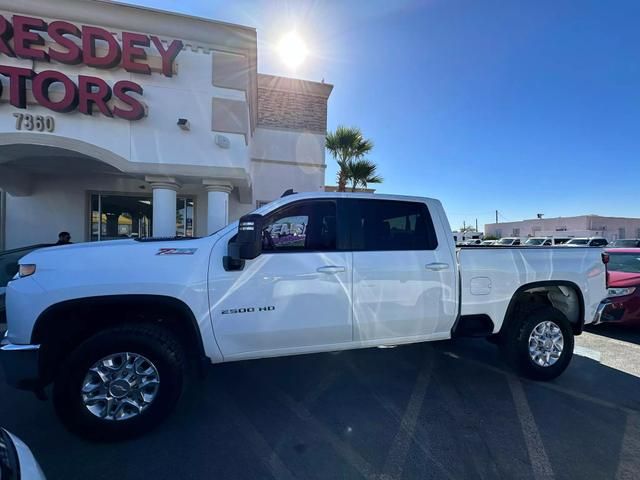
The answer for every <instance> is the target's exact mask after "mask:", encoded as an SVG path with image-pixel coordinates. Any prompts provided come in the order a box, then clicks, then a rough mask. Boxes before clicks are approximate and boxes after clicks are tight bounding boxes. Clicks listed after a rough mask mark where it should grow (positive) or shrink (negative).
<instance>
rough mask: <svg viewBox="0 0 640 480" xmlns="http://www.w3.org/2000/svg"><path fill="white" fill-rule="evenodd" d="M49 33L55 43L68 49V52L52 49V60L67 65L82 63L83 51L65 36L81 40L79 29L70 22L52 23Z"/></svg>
mask: <svg viewBox="0 0 640 480" xmlns="http://www.w3.org/2000/svg"><path fill="white" fill-rule="evenodd" d="M48 32H49V36H50V37H51V39H52V40H53V41H54V42H56V43H57V44H58V45H60V46H62V47H64V48H66V49H67V51H66V52H60V51H58V50H54V49H53V48H50V49H49V56H50V57H51V59H52V60H56V61H58V62H60V63H66V64H67V65H78V64H79V63H81V62H82V50H80V47H79V46H78V44H76V42H74V41H73V40H71V39H70V38H67V37H65V36H64V35H65V34H69V35H73V36H74V37H78V38H80V29H79V28H78V27H76V26H75V25H74V24H72V23H69V22H51V23H50V24H49V29H48Z"/></svg>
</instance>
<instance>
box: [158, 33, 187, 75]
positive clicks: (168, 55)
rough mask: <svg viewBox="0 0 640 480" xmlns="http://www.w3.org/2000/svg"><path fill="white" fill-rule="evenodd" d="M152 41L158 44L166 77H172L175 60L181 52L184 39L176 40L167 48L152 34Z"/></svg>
mask: <svg viewBox="0 0 640 480" xmlns="http://www.w3.org/2000/svg"><path fill="white" fill-rule="evenodd" d="M151 41H152V42H153V44H154V45H155V46H156V48H157V49H158V52H160V56H161V57H162V73H163V74H164V75H165V77H172V76H173V61H174V60H175V59H176V57H177V56H178V54H179V53H180V50H182V40H174V41H173V42H171V44H170V45H169V48H167V49H166V50H165V49H164V45H162V42H161V41H160V39H159V38H158V37H154V36H152V37H151Z"/></svg>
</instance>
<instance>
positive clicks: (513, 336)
mask: <svg viewBox="0 0 640 480" xmlns="http://www.w3.org/2000/svg"><path fill="white" fill-rule="evenodd" d="M542 322H552V323H554V324H555V325H557V326H558V327H559V328H560V331H561V332H562V337H563V342H564V345H563V348H562V353H561V354H560V356H559V358H558V359H557V360H556V361H555V363H553V364H552V365H548V366H541V365H539V364H537V363H536V362H535V361H534V360H533V358H532V356H531V355H530V353H529V338H530V336H531V333H532V332H533V330H534V329H535V328H536V327H537V326H538V325H540V324H541V323H542ZM500 346H501V349H502V351H503V353H504V355H505V357H506V359H507V361H508V362H509V364H510V365H511V366H512V367H513V368H514V369H515V370H516V371H517V372H518V373H519V374H521V375H522V376H524V377H527V378H531V379H533V380H551V379H553V378H556V377H557V376H558V375H560V374H561V373H562V372H564V371H565V369H566V368H567V367H568V366H569V363H570V362H571V358H572V357H573V346H574V337H573V329H572V328H571V324H570V323H569V320H567V317H566V316H565V315H564V314H563V313H562V312H560V311H559V310H556V309H555V308H553V307H543V308H539V309H536V310H534V311H530V312H527V313H524V314H523V315H522V316H521V317H518V318H515V319H513V321H512V322H511V323H510V324H509V325H507V328H506V330H505V332H504V335H503V342H501V344H500Z"/></svg>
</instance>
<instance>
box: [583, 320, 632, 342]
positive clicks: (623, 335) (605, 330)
mask: <svg viewBox="0 0 640 480" xmlns="http://www.w3.org/2000/svg"><path fill="white" fill-rule="evenodd" d="M585 330H586V331H587V332H589V333H593V334H596V335H603V336H605V337H609V338H614V339H616V340H621V341H623V342H629V343H635V344H636V345H640V327H639V326H636V327H632V326H626V325H613V324H606V323H605V324H602V325H596V326H594V327H590V326H588V327H586V328H585Z"/></svg>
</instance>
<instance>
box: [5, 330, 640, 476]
mask: <svg viewBox="0 0 640 480" xmlns="http://www.w3.org/2000/svg"><path fill="white" fill-rule="evenodd" d="M0 381H2V379H1V378H0ZM196 390H197V391H195V392H193V395H191V396H190V397H189V398H187V399H185V401H183V402H182V404H181V406H180V408H179V409H178V411H177V412H176V413H175V414H174V415H172V416H171V417H170V418H169V419H168V420H167V421H166V422H165V423H164V424H162V425H161V426H159V428H157V429H156V430H154V431H153V432H151V433H149V434H147V435H145V436H143V437H140V438H138V439H134V440H130V441H127V442H123V443H119V444H92V443H87V442H84V441H82V440H80V439H79V438H77V437H74V436H73V435H71V434H69V433H67V432H66V431H65V430H64V429H63V428H62V427H61V425H60V424H59V422H58V420H57V419H56V418H55V417H54V413H53V409H52V407H51V404H50V402H39V401H37V400H36V399H35V398H33V397H32V396H31V395H30V394H28V393H23V392H16V391H13V390H10V389H8V387H6V386H4V385H2V386H0V425H3V426H4V427H6V428H7V429H9V430H10V431H13V432H15V433H16V434H18V435H19V436H21V437H22V438H23V440H25V441H26V442H27V443H28V444H29V445H30V446H31V447H32V449H33V451H34V453H35V454H36V456H37V457H38V459H39V461H40V462H41V465H42V467H43V469H44V471H45V473H46V474H47V478H48V479H49V480H56V479H64V480H71V479H83V480H84V479H87V478H92V479H102V478H104V479H107V478H109V479H112V478H119V479H123V480H124V479H129V478H131V479H139V478H154V479H172V480H173V479H175V478H181V479H201V478H202V479H213V478H221V479H222V478H233V479H243V478H246V479H256V478H278V479H287V478H302V479H313V478H318V479H327V478H347V479H348V478H371V479H391V478H398V479H399V478H405V479H413V478H420V479H426V478H434V479H435V478H524V479H527V478H531V479H534V478H536V479H537V478H544V477H547V478H549V477H550V476H553V477H555V478H590V479H599V478H603V479H605V478H606V479H611V478H616V476H618V477H619V478H624V475H625V474H626V473H628V472H636V473H637V472H639V471H640V455H638V454H637V452H638V451H639V450H638V448H640V421H639V420H638V418H640V417H639V413H638V412H639V411H640V379H638V378H637V377H634V376H632V375H628V374H626V373H624V372H622V371H619V370H615V369H612V368H609V367H606V366H603V365H601V364H599V363H597V362H595V361H593V360H591V359H588V358H583V357H575V358H574V360H573V362H572V365H571V366H570V367H569V369H568V370H567V371H566V372H565V374H564V375H563V376H561V377H560V378H559V379H557V380H555V381H553V382H549V383H536V382H531V381H526V380H520V379H518V378H517V377H516V376H514V375H513V374H511V373H510V372H509V371H508V370H506V369H505V367H504V365H503V364H502V362H501V361H500V358H499V355H498V353H497V350H496V349H495V348H494V347H493V346H492V345H490V344H488V343H487V342H484V341H482V340H457V341H451V342H439V343H436V344H419V345H410V346H404V347H398V348H395V349H387V350H380V349H368V350H359V351H351V352H343V353H340V354H319V355H305V356H298V357H287V358H276V359H268V360H260V361H250V362H238V363H230V364H224V365H218V366H214V367H212V368H211V369H210V371H209V374H208V377H207V378H206V380H205V381H204V382H203V383H202V384H200V385H198V387H197V389H196ZM634 452H635V453H634ZM629 478H632V476H631V477H629Z"/></svg>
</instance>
